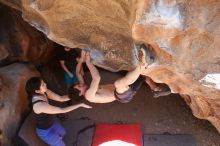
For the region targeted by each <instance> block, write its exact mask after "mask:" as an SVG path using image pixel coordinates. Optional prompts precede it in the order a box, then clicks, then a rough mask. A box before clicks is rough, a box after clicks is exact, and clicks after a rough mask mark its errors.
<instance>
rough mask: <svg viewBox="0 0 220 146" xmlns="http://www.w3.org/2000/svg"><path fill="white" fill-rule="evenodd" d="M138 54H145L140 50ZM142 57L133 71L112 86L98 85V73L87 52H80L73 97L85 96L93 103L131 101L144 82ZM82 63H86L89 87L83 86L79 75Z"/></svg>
mask: <svg viewBox="0 0 220 146" xmlns="http://www.w3.org/2000/svg"><path fill="white" fill-rule="evenodd" d="M140 52H141V53H142V54H145V53H144V50H141V51H140ZM144 57H145V56H144V55H142V59H141V61H140V62H139V64H138V65H137V67H136V68H135V69H134V70H132V71H130V72H128V73H127V75H126V76H125V77H123V78H121V79H118V80H117V81H116V82H115V83H114V84H107V85H99V83H100V79H101V78H100V75H99V72H98V70H97V69H96V67H95V66H94V65H93V63H92V62H91V59H90V54H89V52H85V51H82V52H81V58H80V59H79V62H78V64H77V69H76V74H77V76H78V79H79V84H76V85H74V89H75V90H74V91H75V92H74V93H73V94H74V95H75V96H85V98H86V99H87V100H88V101H90V102H94V103H108V102H113V101H115V100H118V101H120V102H122V103H127V102H129V101H131V100H132V99H133V97H134V95H135V94H136V92H137V90H138V89H139V88H140V87H141V85H142V83H143V82H144V81H145V78H144V77H143V76H141V73H142V72H144V71H145V70H146V69H147V66H148V64H147V63H146V61H145V59H144ZM83 62H86V65H87V67H88V68H89V71H90V73H91V75H92V82H91V84H90V86H89V87H87V85H86V84H85V81H84V79H83V76H82V74H81V66H82V63H83Z"/></svg>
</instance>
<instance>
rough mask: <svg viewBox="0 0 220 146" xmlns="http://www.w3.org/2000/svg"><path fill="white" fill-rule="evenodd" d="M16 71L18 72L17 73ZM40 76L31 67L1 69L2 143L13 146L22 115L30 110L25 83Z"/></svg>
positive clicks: (0, 125)
mask: <svg viewBox="0 0 220 146" xmlns="http://www.w3.org/2000/svg"><path fill="white" fill-rule="evenodd" d="M15 71H16V72H15ZM36 75H39V74H38V72H37V71H36V70H35V69H34V67H33V66H31V65H27V64H26V65H23V64H18V63H16V64H12V65H9V66H7V67H2V68H0V117H1V122H0V131H1V133H0V142H1V145H11V144H10V143H11V141H10V140H11V138H12V137H13V136H14V135H15V132H16V130H17V128H18V124H19V122H20V120H21V115H22V113H24V112H25V111H27V109H28V100H27V95H26V92H25V83H26V81H27V79H29V78H30V77H32V76H36Z"/></svg>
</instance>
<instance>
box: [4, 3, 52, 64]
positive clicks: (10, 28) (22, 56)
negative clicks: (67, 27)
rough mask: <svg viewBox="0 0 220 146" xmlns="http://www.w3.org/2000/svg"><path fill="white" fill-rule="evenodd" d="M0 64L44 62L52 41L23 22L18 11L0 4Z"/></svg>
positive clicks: (48, 54) (49, 53) (49, 52)
mask: <svg viewBox="0 0 220 146" xmlns="http://www.w3.org/2000/svg"><path fill="white" fill-rule="evenodd" d="M0 22H1V23H0V33H1V35H0V65H5V64H8V63H11V62H15V61H31V62H34V63H35V64H40V63H44V62H46V61H47V59H48V58H50V56H52V54H53V53H52V50H53V42H52V41H50V40H49V39H47V38H46V37H45V36H44V35H43V34H42V33H41V32H39V31H37V30H36V29H35V28H34V27H31V26H30V25H29V24H28V23H27V22H25V21H24V20H23V19H22V17H21V14H20V12H17V11H16V10H13V9H9V8H7V7H5V6H3V5H0Z"/></svg>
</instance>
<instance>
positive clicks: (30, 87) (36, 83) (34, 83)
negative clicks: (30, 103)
mask: <svg viewBox="0 0 220 146" xmlns="http://www.w3.org/2000/svg"><path fill="white" fill-rule="evenodd" d="M41 81H42V79H41V77H32V78H30V79H29V80H28V81H27V82H26V86H25V90H26V92H27V94H28V96H29V98H32V97H33V96H34V95H36V94H37V93H36V92H35V90H39V89H40V85H41Z"/></svg>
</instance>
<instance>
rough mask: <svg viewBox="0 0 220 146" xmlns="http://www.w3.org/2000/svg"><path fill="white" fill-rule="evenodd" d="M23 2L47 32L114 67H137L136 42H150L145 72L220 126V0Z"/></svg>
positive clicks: (34, 22) (27, 12)
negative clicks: (151, 60)
mask: <svg viewBox="0 0 220 146" xmlns="http://www.w3.org/2000/svg"><path fill="white" fill-rule="evenodd" d="M1 1H3V0H1ZM8 3H9V2H8ZM8 3H7V4H8ZM10 4H11V5H13V3H10ZM10 4H8V5H10ZM16 6H18V4H17V5H16ZM20 6H21V7H22V14H23V18H24V19H25V20H26V21H28V22H29V23H30V24H31V25H33V26H34V27H36V28H37V29H38V30H40V31H42V32H43V33H44V34H46V35H47V37H48V38H50V39H52V40H53V41H55V42H57V43H59V44H62V45H65V46H69V47H81V48H85V47H86V48H90V49H91V50H92V58H93V59H94V62H95V63H96V64H97V65H99V66H101V67H104V68H106V69H109V70H112V71H117V70H121V69H130V68H133V66H134V65H136V64H137V59H136V55H135V54H136V51H137V50H136V47H135V43H145V44H150V46H151V48H150V51H152V52H153V53H154V54H155V56H156V60H155V63H154V65H152V66H151V67H150V68H149V69H148V71H147V72H146V75H147V76H149V77H151V78H152V79H153V80H154V81H155V82H159V83H166V84H167V85H168V86H169V87H170V88H171V90H172V92H173V93H179V94H181V95H182V96H183V98H184V99H185V101H186V102H187V104H188V105H189V106H190V108H191V109H192V112H193V114H194V115H195V116H196V117H198V118H201V119H207V120H209V121H210V122H211V123H212V124H213V125H214V126H215V127H216V128H217V129H218V131H220V114H219V113H220V89H219V86H220V77H219V76H220V75H219V74H220V55H219V54H220V49H219V47H220V13H219V12H220V1H219V0H130V1H129V0H106V1H102V0H90V1H85V0H77V1H72V0H65V1H60V0H47V1H43V0H35V1H29V0H21V5H20ZM20 9H21V8H20Z"/></svg>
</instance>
